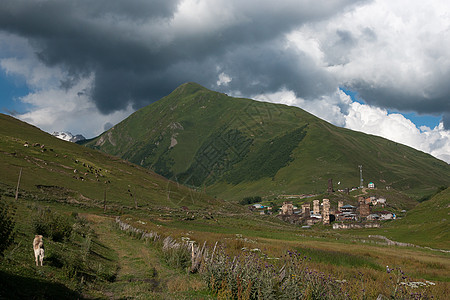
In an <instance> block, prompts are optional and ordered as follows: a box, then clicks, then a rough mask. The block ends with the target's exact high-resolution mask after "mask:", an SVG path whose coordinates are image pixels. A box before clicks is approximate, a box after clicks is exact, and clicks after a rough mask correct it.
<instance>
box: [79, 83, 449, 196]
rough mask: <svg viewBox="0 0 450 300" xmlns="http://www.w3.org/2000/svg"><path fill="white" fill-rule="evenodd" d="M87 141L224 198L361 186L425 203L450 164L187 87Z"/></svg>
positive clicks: (279, 108)
mask: <svg viewBox="0 0 450 300" xmlns="http://www.w3.org/2000/svg"><path fill="white" fill-rule="evenodd" d="M86 145H87V146H88V147H92V148H95V149H99V150H101V151H104V152H106V153H109V154H112V155H116V156H119V157H121V158H124V159H126V160H128V161H130V162H133V163H135V164H137V165H140V166H142V167H145V168H148V169H152V170H154V171H155V172H157V173H159V174H161V175H163V176H165V177H167V178H171V179H172V180H174V181H177V182H179V183H182V184H185V185H188V186H196V187H200V186H202V187H206V189H207V191H208V192H209V193H210V194H212V195H216V196H220V197H223V198H225V199H235V200H236V199H240V198H242V197H245V196H254V195H260V196H265V197H266V198H267V197H273V196H277V195H280V194H303V193H320V192H323V191H325V190H326V189H327V185H328V179H330V178H332V179H333V182H334V188H335V189H344V188H347V187H348V188H351V187H355V186H358V185H359V175H360V173H359V168H358V166H359V165H362V166H363V177H364V183H365V185H367V184H368V183H369V182H373V183H375V186H376V187H378V188H383V189H384V188H386V187H387V188H394V189H397V190H400V191H404V192H406V193H409V194H410V195H413V196H416V197H419V196H423V195H425V194H429V193H431V192H432V191H434V190H435V189H436V187H438V186H442V185H448V183H449V182H450V166H449V165H448V164H447V163H445V162H443V161H440V160H438V159H436V158H434V157H432V156H431V155H428V154H425V153H423V152H420V151H417V150H414V149H412V148H410V147H407V146H404V145H401V144H398V143H396V142H392V141H389V140H387V139H384V138H380V137H376V136H372V135H368V134H364V133H360V132H355V131H352V130H348V129H344V128H340V127H336V126H334V125H332V124H330V123H328V122H325V121H323V120H321V119H319V118H317V117H315V116H313V115H311V114H309V113H307V112H305V111H304V110H302V109H300V108H297V107H290V106H286V105H281V104H273V103H266V102H259V101H254V100H250V99H242V98H233V97H229V96H227V95H226V94H222V93H218V92H214V91H210V90H208V89H206V88H204V87H202V86H200V85H198V84H195V83H186V84H183V85H181V86H180V87H178V88H177V89H176V90H174V91H173V92H172V93H171V94H170V95H168V96H166V97H164V98H162V99H161V100H159V101H157V102H155V103H153V104H151V105H149V106H147V107H144V108H142V109H140V110H138V111H136V112H135V113H134V114H132V115H131V116H130V117H128V118H127V119H125V120H124V121H122V122H121V123H119V124H117V125H116V126H114V127H113V128H111V129H110V130H108V131H106V132H104V133H103V134H102V135H100V136H99V137H97V138H95V139H93V140H90V141H87V143H86Z"/></svg>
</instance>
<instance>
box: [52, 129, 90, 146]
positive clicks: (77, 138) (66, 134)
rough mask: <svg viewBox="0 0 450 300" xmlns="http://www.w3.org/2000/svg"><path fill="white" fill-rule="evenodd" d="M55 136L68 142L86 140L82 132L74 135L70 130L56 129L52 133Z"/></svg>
mask: <svg viewBox="0 0 450 300" xmlns="http://www.w3.org/2000/svg"><path fill="white" fill-rule="evenodd" d="M52 135H53V136H55V137H57V138H58V139H61V140H64V141H68V142H72V143H75V142H78V141H82V140H85V139H86V138H85V137H84V136H82V135H81V134H77V135H73V134H71V133H70V132H64V131H61V132H58V131H55V132H53V133H52Z"/></svg>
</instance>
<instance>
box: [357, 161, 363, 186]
mask: <svg viewBox="0 0 450 300" xmlns="http://www.w3.org/2000/svg"><path fill="white" fill-rule="evenodd" d="M358 167H359V182H360V184H359V187H360V188H363V187H364V183H363V181H364V179H363V177H362V165H359V166H358Z"/></svg>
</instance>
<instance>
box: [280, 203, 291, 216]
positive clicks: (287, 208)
mask: <svg viewBox="0 0 450 300" xmlns="http://www.w3.org/2000/svg"><path fill="white" fill-rule="evenodd" d="M281 214H282V215H286V216H291V215H293V214H294V206H293V205H292V202H283V206H282V207H281Z"/></svg>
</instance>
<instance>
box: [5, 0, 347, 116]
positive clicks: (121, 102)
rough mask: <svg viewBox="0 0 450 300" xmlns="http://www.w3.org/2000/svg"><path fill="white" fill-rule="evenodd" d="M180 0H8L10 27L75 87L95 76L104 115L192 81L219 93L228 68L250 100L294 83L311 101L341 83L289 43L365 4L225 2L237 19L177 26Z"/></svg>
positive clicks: (95, 96) (95, 95)
mask: <svg viewBox="0 0 450 300" xmlns="http://www.w3.org/2000/svg"><path fill="white" fill-rule="evenodd" d="M179 2H180V1H170V0H160V1H147V0H139V1H136V0H134V1H112V0H103V1H87V0H85V1H34V0H3V1H2V4H1V6H0V30H3V31H6V32H9V33H13V34H16V35H19V36H22V37H25V38H28V40H29V41H30V43H31V45H32V46H33V47H34V48H35V50H36V53H37V55H38V57H39V59H40V60H41V61H42V62H44V63H45V64H46V65H48V66H58V67H62V68H63V69H64V70H66V71H67V72H68V73H69V76H68V78H66V79H64V80H62V82H61V86H62V87H64V88H66V89H67V88H70V87H71V86H73V85H74V84H75V83H76V82H77V80H79V79H80V78H83V77H86V76H89V75H90V74H92V75H94V78H95V82H94V86H93V88H92V90H91V91H90V96H91V98H92V100H94V101H95V103H96V105H97V107H98V108H99V109H100V111H102V112H103V113H109V112H113V111H116V110H119V109H123V108H125V107H127V105H128V104H129V103H131V104H132V105H133V106H134V107H135V108H138V107H141V106H143V105H146V104H148V103H150V102H153V101H155V100H157V99H159V98H161V97H163V96H165V95H167V94H168V93H169V92H170V91H171V90H173V89H174V88H175V87H176V86H178V85H179V84H181V83H184V82H187V81H196V82H199V83H200V84H203V85H205V86H208V87H213V88H217V87H216V81H217V76H218V74H220V72H225V73H226V74H227V75H229V76H231V77H232V78H233V80H232V81H231V82H230V84H229V85H228V88H229V89H230V90H239V91H241V92H242V93H243V94H247V95H251V94H253V93H261V92H274V91H277V90H279V89H280V88H282V87H286V88H289V89H292V90H293V91H295V92H296V94H297V96H299V97H303V98H305V99H308V98H314V97H315V96H318V95H322V94H323V93H325V92H328V91H330V90H332V89H333V87H334V86H336V83H335V82H333V79H332V78H331V77H330V76H329V75H327V74H326V72H324V71H321V70H320V68H319V67H317V66H314V64H313V63H312V62H311V61H310V60H309V59H308V58H307V57H306V56H305V55H304V54H303V53H301V52H298V50H293V49H289V48H285V47H284V45H283V42H282V39H281V37H282V36H283V34H285V33H288V32H289V31H290V30H292V29H293V28H296V27H298V26H301V25H302V24H304V23H305V22H310V21H317V20H320V19H324V18H328V17H330V16H331V15H333V14H335V13H336V12H338V11H342V10H343V9H346V7H349V6H351V5H354V3H355V1H350V0H341V1H333V2H331V3H330V2H328V1H326V2H325V3H326V5H313V4H312V3H311V1H285V2H283V3H280V4H277V3H275V2H274V1H267V2H261V1H236V2H233V1H228V2H227V1H225V2H216V3H214V5H218V6H221V5H222V6H223V13H224V14H226V13H230V14H231V15H232V18H231V21H227V22H224V24H220V20H218V21H217V22H216V21H215V20H212V21H211V20H210V21H209V23H208V21H205V22H204V24H202V25H201V26H200V27H201V28H195V26H194V25H195V24H194V25H192V28H191V24H190V22H189V20H188V21H186V24H185V27H184V28H183V24H181V26H178V27H177V28H175V27H173V22H174V18H175V17H176V13H177V10H178V8H179ZM229 4H232V5H231V7H233V8H234V10H229V8H230V5H229ZM211 5H213V4H211ZM191 17H193V19H195V18H198V17H199V16H191ZM200 17H202V16H200ZM233 17H235V19H233ZM211 28H212V29H211ZM204 31H205V32H204ZM344 35H345V34H344ZM345 38H346V37H345V36H343V40H344V39H345ZM83 93H85V91H83Z"/></svg>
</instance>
